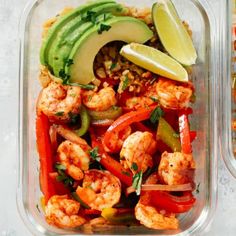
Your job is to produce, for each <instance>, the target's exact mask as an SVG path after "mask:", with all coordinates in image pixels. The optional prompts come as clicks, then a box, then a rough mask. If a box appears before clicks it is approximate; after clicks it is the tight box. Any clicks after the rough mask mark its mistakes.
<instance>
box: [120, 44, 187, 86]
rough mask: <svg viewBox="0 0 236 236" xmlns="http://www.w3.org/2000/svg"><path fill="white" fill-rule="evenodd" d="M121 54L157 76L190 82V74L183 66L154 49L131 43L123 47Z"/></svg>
mask: <svg viewBox="0 0 236 236" xmlns="http://www.w3.org/2000/svg"><path fill="white" fill-rule="evenodd" d="M120 54H121V55H122V56H123V57H125V58H126V59H128V60H129V61H131V62H133V63H134V64H136V65H138V66H140V67H142V68H145V69H147V70H149V71H151V72H153V73H155V74H158V75H161V76H164V77H166V78H169V79H172V80H176V81H180V82H187V81H188V73H187V71H186V70H185V69H184V67H183V66H182V65H181V64H179V63H178V62H177V61H176V60H174V59H173V58H171V57H169V56H168V55H166V54H165V53H163V52H161V51H159V50H157V49H155V48H153V47H149V46H145V45H142V44H138V43H131V44H127V45H125V46H123V47H122V48H121V51H120Z"/></svg>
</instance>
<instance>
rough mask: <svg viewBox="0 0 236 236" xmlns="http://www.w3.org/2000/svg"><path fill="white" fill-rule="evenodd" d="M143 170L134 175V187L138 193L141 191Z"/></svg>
mask: <svg viewBox="0 0 236 236" xmlns="http://www.w3.org/2000/svg"><path fill="white" fill-rule="evenodd" d="M142 179H143V172H142V171H139V172H138V173H137V174H135V175H134V176H133V182H132V187H133V188H134V189H135V190H136V193H137V195H140V193H141V186H142Z"/></svg>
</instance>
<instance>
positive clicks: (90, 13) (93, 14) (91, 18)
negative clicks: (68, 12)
mask: <svg viewBox="0 0 236 236" xmlns="http://www.w3.org/2000/svg"><path fill="white" fill-rule="evenodd" d="M82 20H83V21H91V22H92V23H93V24H95V23H96V12H95V11H91V10H90V11H87V12H86V14H85V15H84V16H82Z"/></svg>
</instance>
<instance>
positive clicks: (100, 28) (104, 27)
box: [98, 23, 111, 34]
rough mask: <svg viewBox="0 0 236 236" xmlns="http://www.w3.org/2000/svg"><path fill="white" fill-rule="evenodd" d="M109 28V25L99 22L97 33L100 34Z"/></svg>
mask: <svg viewBox="0 0 236 236" xmlns="http://www.w3.org/2000/svg"><path fill="white" fill-rule="evenodd" d="M110 28H111V26H110V25H107V24H104V23H101V24H100V26H99V29H98V34H102V32H103V31H108V30H109V29H110Z"/></svg>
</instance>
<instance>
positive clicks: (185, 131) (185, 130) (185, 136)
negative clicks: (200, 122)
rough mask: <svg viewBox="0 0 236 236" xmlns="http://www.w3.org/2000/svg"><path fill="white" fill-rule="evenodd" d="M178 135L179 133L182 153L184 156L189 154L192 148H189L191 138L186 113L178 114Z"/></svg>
mask: <svg viewBox="0 0 236 236" xmlns="http://www.w3.org/2000/svg"><path fill="white" fill-rule="evenodd" d="M179 133H180V142H181V150H182V152H183V153H185V154H191V153H192V146H191V138H190V129H189V121H188V113H187V112H186V111H180V112H179Z"/></svg>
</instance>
